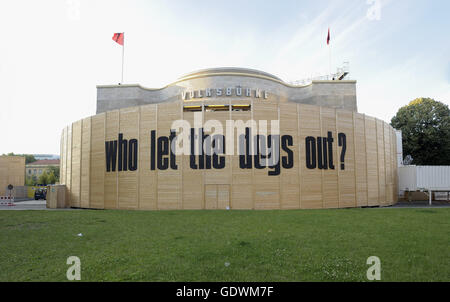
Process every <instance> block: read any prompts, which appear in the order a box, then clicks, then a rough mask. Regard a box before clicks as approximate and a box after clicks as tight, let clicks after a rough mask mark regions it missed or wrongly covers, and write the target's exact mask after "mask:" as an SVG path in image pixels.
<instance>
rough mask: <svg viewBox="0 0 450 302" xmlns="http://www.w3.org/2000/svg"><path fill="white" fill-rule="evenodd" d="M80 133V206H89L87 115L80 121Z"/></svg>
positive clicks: (89, 168)
mask: <svg viewBox="0 0 450 302" xmlns="http://www.w3.org/2000/svg"><path fill="white" fill-rule="evenodd" d="M82 122H83V123H82V134H81V183H80V185H81V188H80V190H81V193H80V194H81V195H80V196H81V201H80V205H81V207H82V208H89V206H90V199H91V196H90V191H89V188H90V183H89V179H90V177H91V173H90V171H91V118H90V117H88V118H86V119H84V120H83V121H82Z"/></svg>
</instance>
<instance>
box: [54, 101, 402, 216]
mask: <svg viewBox="0 0 450 302" xmlns="http://www.w3.org/2000/svg"><path fill="white" fill-rule="evenodd" d="M242 102H243V101H241V103H242ZM247 103H248V102H247ZM251 105H252V110H251V111H214V112H210V111H205V110H203V111H201V112H198V113H193V112H183V106H182V104H179V103H166V104H157V105H146V106H141V107H133V108H125V109H121V110H115V111H111V112H106V113H102V114H99V115H95V116H92V117H89V118H86V119H83V120H81V121H78V122H75V123H73V124H72V125H70V126H68V127H66V128H65V129H64V130H63V131H62V134H61V164H60V167H61V183H63V184H66V186H67V189H68V190H67V191H68V195H67V198H69V201H70V204H71V206H73V207H83V208H99V209H102V208H106V209H143V210H157V209H161V210H168V209H226V208H227V207H230V208H232V209H300V208H302V209H319V208H347V207H364V206H376V205H390V204H393V203H395V202H396V201H397V189H398V179H397V157H396V135H395V131H394V130H393V129H392V128H391V127H390V126H389V125H388V124H387V123H384V122H383V121H381V120H378V119H375V118H372V117H369V116H365V115H363V114H359V113H355V112H350V111H343V110H334V109H330V108H325V107H318V106H313V105H304V104H292V103H276V102H265V103H254V102H253V101H252V102H251ZM195 114H197V115H199V116H200V117H201V118H202V120H203V122H205V121H208V120H217V121H219V122H220V123H222V125H223V126H224V128H223V132H224V134H225V135H226V139H227V144H226V149H229V148H234V155H226V167H225V169H221V170H215V169H211V170H201V169H191V167H190V157H189V155H183V156H182V155H178V156H177V157H176V158H177V160H176V165H177V166H178V169H177V170H173V169H167V170H164V171H162V170H158V169H157V170H151V169H150V160H151V151H150V133H151V131H152V130H156V137H157V138H158V137H160V136H163V135H164V136H167V137H168V136H170V130H171V128H172V123H173V122H174V121H175V120H185V121H187V122H189V123H190V125H191V126H192V127H194V115H195ZM252 119H253V120H255V121H256V126H261V125H263V124H259V121H267V128H268V133H266V134H271V129H270V128H271V123H270V122H271V121H272V120H280V124H279V127H280V134H281V136H283V135H290V136H292V138H293V146H290V149H291V150H292V151H293V153H294V167H293V168H292V169H284V168H283V167H281V168H280V169H281V174H280V175H279V176H269V175H268V172H269V171H271V170H272V169H269V168H265V169H255V168H253V169H241V168H240V166H239V156H238V141H239V137H238V134H240V133H238V131H237V129H233V131H234V141H233V140H231V143H230V137H229V134H227V133H226V122H227V120H234V121H238V120H241V121H243V122H244V123H245V122H247V121H249V120H252ZM195 128H196V130H197V127H195ZM119 133H122V134H123V139H126V140H127V142H128V143H129V141H130V139H138V150H139V151H138V170H137V171H121V172H117V171H115V172H112V171H111V172H106V157H105V141H114V140H118V135H119ZM329 133H331V136H332V138H333V143H332V145H333V147H332V148H333V153H332V157H333V159H332V164H329V165H327V166H326V167H323V168H322V169H319V168H315V169H309V168H307V167H306V147H307V145H306V138H307V137H312V138H314V140H315V145H314V149H315V152H316V160H318V154H317V152H318V149H319V146H318V145H317V141H319V140H323V139H324V138H325V139H326V138H327V137H328V134H329ZM339 133H344V134H345V138H346V153H345V162H344V165H345V169H341V152H342V147H341V146H339ZM196 134H198V133H196ZM205 134H209V133H207V132H206V133H205ZM262 134H265V133H262ZM188 135H190V133H188ZM266 139H267V135H266ZM127 147H128V150H127V151H128V153H129V144H128V145H127ZM321 148H327V146H326V140H325V142H324V141H322V146H321ZM327 151H328V150H327ZM280 155H281V156H285V155H286V154H285V153H284V152H283V151H282V150H281V152H280ZM327 156H328V160H329V161H330V160H331V159H330V154H327ZM166 157H169V156H166ZM280 160H281V158H280ZM196 163H197V164H198V157H196ZM252 164H253V165H254V161H253V163H252ZM333 165H334V169H332V168H331V166H333Z"/></svg>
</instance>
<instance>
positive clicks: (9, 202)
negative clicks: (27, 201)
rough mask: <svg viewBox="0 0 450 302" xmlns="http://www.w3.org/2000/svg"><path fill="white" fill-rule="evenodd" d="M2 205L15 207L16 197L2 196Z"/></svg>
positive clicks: (0, 200) (0, 198)
mask: <svg viewBox="0 0 450 302" xmlns="http://www.w3.org/2000/svg"><path fill="white" fill-rule="evenodd" d="M0 205H2V206H8V207H14V206H16V204H15V203H14V197H12V196H0Z"/></svg>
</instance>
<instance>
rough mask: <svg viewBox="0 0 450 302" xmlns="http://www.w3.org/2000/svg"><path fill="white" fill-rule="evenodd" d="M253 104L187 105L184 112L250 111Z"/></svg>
mask: <svg viewBox="0 0 450 302" xmlns="http://www.w3.org/2000/svg"><path fill="white" fill-rule="evenodd" d="M251 108H252V106H251V105H240V104H237V105H192V106H189V105H185V106H184V107H183V111H184V112H199V111H200V112H201V111H203V109H204V111H205V112H216V111H230V110H231V111H250V110H251Z"/></svg>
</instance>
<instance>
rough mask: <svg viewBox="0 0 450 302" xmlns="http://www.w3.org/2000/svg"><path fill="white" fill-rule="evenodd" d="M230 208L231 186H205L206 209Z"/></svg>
mask: <svg viewBox="0 0 450 302" xmlns="http://www.w3.org/2000/svg"><path fill="white" fill-rule="evenodd" d="M229 207H230V185H205V209H206V210H216V209H219V210H226V209H228V208H229Z"/></svg>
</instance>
